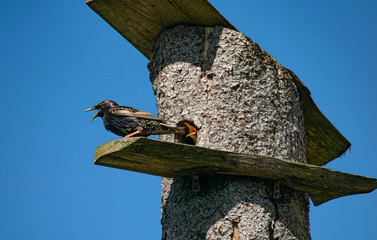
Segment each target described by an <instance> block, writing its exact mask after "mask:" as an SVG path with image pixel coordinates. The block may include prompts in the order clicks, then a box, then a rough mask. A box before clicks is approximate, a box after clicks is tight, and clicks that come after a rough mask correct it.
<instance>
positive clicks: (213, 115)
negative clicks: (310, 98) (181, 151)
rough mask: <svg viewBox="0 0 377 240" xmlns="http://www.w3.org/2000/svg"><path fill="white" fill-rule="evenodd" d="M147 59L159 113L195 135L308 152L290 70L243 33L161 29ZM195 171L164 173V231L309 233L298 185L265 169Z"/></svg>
mask: <svg viewBox="0 0 377 240" xmlns="http://www.w3.org/2000/svg"><path fill="white" fill-rule="evenodd" d="M149 69H150V71H151V75H150V78H151V82H152V84H153V88H154V91H155V94H156V98H157V104H158V111H159V116H160V117H162V118H163V119H166V120H167V121H168V123H170V124H176V123H178V122H180V121H182V120H188V121H191V122H193V123H194V124H195V125H196V126H197V127H198V128H199V129H200V130H199V134H198V139H197V144H196V145H198V146H203V147H208V148H213V149H220V150H226V151H232V152H240V153H250V154H259V155H265V156H272V157H281V158H285V159H290V160H293V161H299V162H306V159H305V136H304V132H305V131H304V122H303V121H304V119H303V111H302V106H301V103H300V99H299V94H298V91H297V89H296V87H295V85H294V83H293V82H292V81H291V77H290V74H289V73H288V71H287V70H286V69H285V68H284V67H282V66H281V65H280V64H278V63H277V62H276V61H275V60H274V59H273V58H272V57H271V56H270V55H269V54H268V53H266V52H265V51H263V50H262V49H261V48H259V46H258V45H257V44H256V43H254V42H252V41H251V40H250V39H249V38H248V37H246V36H244V35H243V34H242V33H240V32H237V31H234V30H230V29H227V28H223V27H215V28H207V27H206V28H205V27H198V26H196V27H194V26H178V27H175V28H172V29H168V30H165V31H164V32H163V33H162V34H161V35H160V36H159V37H158V39H157V40H156V44H155V47H154V54H153V57H152V60H151V62H150V64H149ZM161 139H162V140H167V141H174V137H173V136H163V137H161ZM188 154H189V153H188ZM195 179H197V178H195V177H177V178H174V179H170V178H164V179H163V181H162V218H161V222H162V231H163V233H162V238H163V239H166V240H168V239H229V240H234V239H310V234H309V203H308V197H307V195H306V194H304V193H302V192H300V191H296V190H294V189H291V188H289V187H286V186H284V185H280V184H279V182H273V181H270V180H266V179H258V178H251V177H240V176H211V175H201V176H199V183H200V185H199V186H200V190H199V191H197V190H195V189H194V186H193V183H194V182H195V181H193V180H195Z"/></svg>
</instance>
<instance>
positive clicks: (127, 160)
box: [94, 137, 377, 206]
mask: <svg viewBox="0 0 377 240" xmlns="http://www.w3.org/2000/svg"><path fill="white" fill-rule="evenodd" d="M94 162H95V164H97V165H102V166H107V167H114V168H119V169H124V170H130V171H136V172H141V173H147V174H152V175H156V176H162V177H177V176H187V175H189V176H193V175H200V174H227V175H241V176H250V177H260V178H266V179H271V180H275V181H279V183H282V184H285V185H288V186H290V187H292V188H295V189H297V190H300V191H303V192H306V193H307V194H308V195H309V196H310V198H311V199H312V201H313V203H314V205H315V206H318V205H320V204H322V203H324V202H327V201H329V200H332V199H334V198H339V197H342V196H347V195H353V194H360V193H368V192H371V191H373V190H374V189H376V188H377V179H374V178H368V177H363V176H359V175H353V174H349V173H343V172H339V171H334V170H331V169H327V168H323V167H319V166H314V165H310V164H305V163H298V162H293V161H290V160H285V159H279V158H272V157H265V156H258V155H250V154H237V153H232V152H226V151H219V150H213V149H208V148H203V147H197V146H192V145H185V144H177V143H169V142H163V141H157V140H152V139H148V138H139V137H137V138H129V139H117V140H114V141H110V142H107V143H105V144H103V145H101V146H100V147H98V148H97V150H96V153H95V161H94Z"/></svg>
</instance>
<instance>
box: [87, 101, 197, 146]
mask: <svg viewBox="0 0 377 240" xmlns="http://www.w3.org/2000/svg"><path fill="white" fill-rule="evenodd" d="M90 110H98V112H96V114H94V116H93V117H92V118H91V119H90V121H89V122H91V121H92V120H93V119H94V118H96V117H102V119H103V124H104V125H105V128H106V129H107V130H108V131H111V132H113V133H115V134H116V135H119V136H122V137H125V138H127V137H132V136H149V135H162V134H185V133H186V134H187V133H188V135H187V136H194V135H196V133H197V129H196V128H195V127H193V126H191V125H189V124H186V126H187V128H186V127H173V126H169V125H167V124H165V123H164V121H163V120H162V119H161V118H158V117H156V116H154V115H153V114H152V113H149V112H145V111H141V110H138V109H136V108H132V107H127V106H119V104H117V103H116V102H114V101H110V100H106V101H102V102H100V103H97V104H96V105H95V106H94V107H91V108H88V109H86V110H84V112H86V111H90Z"/></svg>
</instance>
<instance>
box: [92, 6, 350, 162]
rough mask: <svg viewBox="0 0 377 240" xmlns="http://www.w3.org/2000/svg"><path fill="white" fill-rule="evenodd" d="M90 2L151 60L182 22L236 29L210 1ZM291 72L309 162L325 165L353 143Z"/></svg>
mask: <svg viewBox="0 0 377 240" xmlns="http://www.w3.org/2000/svg"><path fill="white" fill-rule="evenodd" d="M87 4H88V6H89V7H90V8H92V9H93V10H94V11H95V12H96V13H98V15H100V16H101V17H102V18H103V19H104V20H105V21H106V22H108V23H109V24H110V25H111V26H112V27H113V28H114V29H115V30H117V31H118V32H119V33H120V34H121V35H122V36H123V37H124V38H126V39H127V40H128V41H129V42H130V43H131V44H133V45H134V46H135V47H136V48H137V49H138V50H139V51H140V52H141V53H142V54H144V56H146V57H147V58H148V59H151V57H152V53H153V46H154V44H155V41H156V39H157V37H158V36H159V35H160V33H161V32H162V31H163V30H164V29H167V28H172V27H175V26H177V25H180V24H182V25H196V26H223V27H227V28H230V29H236V28H235V27H234V26H233V25H232V24H230V23H229V21H228V20H226V19H225V18H224V17H223V16H222V15H221V14H220V13H219V12H218V11H217V10H216V9H215V8H214V7H213V6H212V5H211V4H210V3H209V2H208V1H207V0H192V1H191V0H190V1H178V0H88V1H87ZM273 61H275V60H273ZM281 68H284V67H281ZM286 70H287V69H286ZM287 71H289V70H287ZM289 72H290V75H291V79H292V81H293V82H294V83H295V84H296V87H297V89H298V90H299V93H300V99H301V101H302V106H303V111H304V118H305V121H304V124H305V138H306V159H307V162H308V163H311V164H315V165H324V164H326V163H328V162H330V161H331V160H333V159H334V158H337V157H339V156H341V155H342V154H343V153H344V152H345V151H346V150H347V149H348V148H349V147H350V146H351V144H350V143H349V141H348V140H347V139H346V138H345V137H344V136H343V135H342V134H341V133H340V132H339V131H338V130H337V129H336V128H335V127H334V126H333V125H332V124H331V122H330V121H329V120H328V119H327V118H326V117H325V116H324V115H323V114H322V113H321V111H320V110H319V109H318V107H317V106H316V105H315V103H314V101H313V99H312V98H311V96H310V91H309V90H308V89H307V87H306V86H305V85H304V84H303V83H302V82H301V81H300V80H299V79H298V78H297V76H296V75H295V74H294V73H293V72H291V71H289Z"/></svg>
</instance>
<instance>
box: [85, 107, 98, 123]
mask: <svg viewBox="0 0 377 240" xmlns="http://www.w3.org/2000/svg"><path fill="white" fill-rule="evenodd" d="M92 110H97V109H96V108H95V107H91V108H88V109H85V110H84V111H83V112H87V111H92ZM96 117H98V112H96V114H94V115H93V117H92V118H91V119H90V121H89V123H90V122H91V121H93V119H95V118H96Z"/></svg>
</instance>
